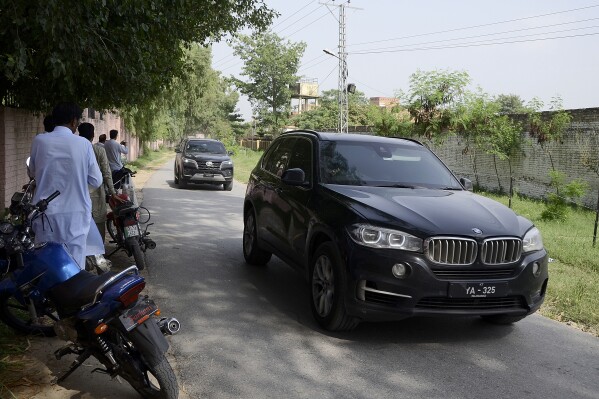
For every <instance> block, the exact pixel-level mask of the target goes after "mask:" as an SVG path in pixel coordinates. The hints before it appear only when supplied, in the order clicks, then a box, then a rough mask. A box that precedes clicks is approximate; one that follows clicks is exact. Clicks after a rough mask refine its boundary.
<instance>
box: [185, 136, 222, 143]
mask: <svg viewBox="0 0 599 399" xmlns="http://www.w3.org/2000/svg"><path fill="white" fill-rule="evenodd" d="M186 140H187V141H212V142H215V143H222V141H220V140H215V139H200V138H195V137H194V138H191V139H186Z"/></svg>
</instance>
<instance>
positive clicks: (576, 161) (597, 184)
mask: <svg viewBox="0 0 599 399" xmlns="http://www.w3.org/2000/svg"><path fill="white" fill-rule="evenodd" d="M568 112H569V113H570V115H572V122H571V124H570V126H568V128H567V129H566V131H565V132H564V136H563V140H562V141H561V142H558V143H547V144H545V145H544V146H543V147H542V146H540V145H539V144H538V143H537V141H536V139H534V138H531V137H530V136H529V134H528V132H523V135H524V145H523V147H522V152H521V153H520V154H519V155H518V156H517V157H516V158H515V159H514V160H512V171H513V172H512V174H513V176H514V186H515V189H516V191H517V192H518V193H521V194H524V195H526V196H529V197H533V198H546V196H547V194H548V193H549V192H554V190H553V188H551V187H550V186H549V182H550V178H549V171H550V170H551V160H550V158H549V154H551V159H553V165H554V167H555V169H556V170H558V171H560V172H562V173H564V174H565V176H566V178H565V183H568V182H570V181H571V180H574V179H582V180H584V181H585V182H587V184H588V185H589V190H588V192H587V195H586V196H585V197H584V198H583V199H582V200H581V201H582V203H583V204H584V205H586V206H588V207H591V208H596V204H597V195H598V189H599V176H598V175H597V173H595V172H594V171H591V170H590V169H589V168H588V167H587V166H585V165H584V164H583V161H584V160H585V159H586V160H593V159H594V161H597V160H598V159H599V108H586V109H578V110H569V111H568ZM546 116H550V113H546ZM428 144H429V146H430V148H431V149H432V150H433V151H435V153H436V154H437V155H438V156H439V158H441V159H442V160H443V162H445V163H446V164H447V166H449V168H450V169H451V170H453V171H454V172H455V173H456V175H458V176H459V177H462V176H463V177H467V178H469V179H471V180H472V182H473V183H475V184H479V185H480V186H481V187H483V188H485V189H487V190H500V189H502V190H503V191H504V192H507V191H508V189H509V183H510V179H509V176H510V173H509V165H508V162H507V161H502V160H500V159H499V158H495V157H493V156H492V155H487V154H484V153H482V152H481V151H476V150H473V149H472V148H471V149H470V150H469V151H465V149H466V147H467V142H466V141H465V139H464V138H463V137H462V136H460V135H456V136H450V137H448V138H447V139H446V140H445V141H444V142H443V143H442V144H434V143H428ZM595 163H596V162H595ZM597 166H599V165H596V167H597Z"/></svg>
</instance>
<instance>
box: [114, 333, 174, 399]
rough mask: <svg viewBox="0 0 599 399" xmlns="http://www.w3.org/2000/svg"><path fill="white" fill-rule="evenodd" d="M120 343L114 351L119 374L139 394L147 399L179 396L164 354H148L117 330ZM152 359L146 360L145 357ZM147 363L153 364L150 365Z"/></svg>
mask: <svg viewBox="0 0 599 399" xmlns="http://www.w3.org/2000/svg"><path fill="white" fill-rule="evenodd" d="M118 341H120V344H119V345H117V346H116V348H115V349H116V350H115V351H114V354H115V357H116V360H117V362H118V363H119V365H120V366H121V367H120V370H119V375H120V376H121V377H123V378H124V379H125V380H126V381H127V382H128V383H129V384H131V386H132V387H133V388H135V390H136V391H137V392H139V394H140V395H141V396H142V397H144V398H148V399H176V398H178V397H179V386H178V385H177V377H176V376H175V373H174V372H173V369H172V367H171V365H170V364H169V362H168V360H167V359H166V356H165V355H164V354H161V355H156V354H153V355H150V354H146V353H143V351H141V350H139V349H138V348H136V347H135V346H134V345H133V343H132V342H130V341H129V340H127V339H126V338H124V336H123V333H120V332H119V338H118ZM150 358H151V359H152V361H151V362H148V361H147V359H150ZM149 363H152V364H154V366H151V365H150V364H149Z"/></svg>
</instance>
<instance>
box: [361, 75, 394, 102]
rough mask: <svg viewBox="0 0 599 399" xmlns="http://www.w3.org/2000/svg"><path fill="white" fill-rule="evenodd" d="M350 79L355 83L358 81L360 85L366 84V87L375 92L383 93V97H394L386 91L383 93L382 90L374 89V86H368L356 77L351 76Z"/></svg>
mask: <svg viewBox="0 0 599 399" xmlns="http://www.w3.org/2000/svg"><path fill="white" fill-rule="evenodd" d="M352 80H353V81H355V82H356V83H359V84H360V85H362V86H366V87H368V88H369V89H370V90H374V91H375V92H377V93H380V94H382V95H383V96H385V97H395V96H390V95H389V94H388V93H385V92H384V91H381V90H378V89H375V88H374V87H372V86H369V85H367V84H366V83H364V82H361V81H359V80H358V79H356V78H352Z"/></svg>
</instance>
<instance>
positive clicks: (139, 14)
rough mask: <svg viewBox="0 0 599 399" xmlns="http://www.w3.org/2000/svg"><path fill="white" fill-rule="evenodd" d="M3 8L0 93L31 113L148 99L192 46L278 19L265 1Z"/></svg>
mask: <svg viewBox="0 0 599 399" xmlns="http://www.w3.org/2000/svg"><path fill="white" fill-rule="evenodd" d="M0 10H1V12H0V70H1V73H0V98H2V100H3V104H9V105H16V106H21V107H25V108H29V109H32V110H45V109H47V108H48V107H49V106H51V105H53V104H55V103H56V102H58V101H64V100H65V99H69V100H71V101H76V102H78V103H79V104H81V105H84V106H88V105H89V106H93V107H94V108H96V109H114V108H121V107H123V106H136V105H139V104H144V103H145V102H147V101H148V98H154V97H156V96H159V95H161V94H162V92H163V90H164V88H165V87H167V86H168V85H169V84H170V83H171V81H172V79H173V77H180V76H182V75H183V74H184V69H185V59H184V52H185V50H186V48H188V47H189V46H190V45H191V43H193V42H198V43H206V42H207V41H211V40H218V39H220V38H221V37H222V36H223V35H225V34H227V33H233V32H236V31H238V30H239V29H242V28H244V27H249V28H258V29H260V28H265V27H266V26H267V25H268V24H269V23H270V21H271V20H272V17H273V12H272V11H271V10H270V9H268V8H267V7H266V5H265V4H264V2H263V0H243V1H197V0H178V1H161V0H102V1H99V0H78V1H70V0H44V1H34V2H27V1H10V0H2V3H1V4H0Z"/></svg>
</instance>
